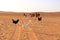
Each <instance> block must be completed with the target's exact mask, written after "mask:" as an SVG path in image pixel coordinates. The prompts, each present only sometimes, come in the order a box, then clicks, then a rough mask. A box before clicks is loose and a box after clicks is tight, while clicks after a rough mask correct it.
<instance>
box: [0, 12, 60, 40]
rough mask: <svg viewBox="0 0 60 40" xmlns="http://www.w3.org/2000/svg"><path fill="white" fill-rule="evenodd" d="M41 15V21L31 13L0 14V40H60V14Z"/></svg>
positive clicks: (42, 13)
mask: <svg viewBox="0 0 60 40" xmlns="http://www.w3.org/2000/svg"><path fill="white" fill-rule="evenodd" d="M39 13H40V16H41V17H42V20H41V21H38V18H37V17H31V15H30V14H31V13H26V16H24V15H23V13H17V12H0V40H60V12H54V13H52V12H50V13H47V12H46V13H44V12H39ZM13 20H14V21H16V20H19V21H18V22H17V24H15V23H13Z"/></svg>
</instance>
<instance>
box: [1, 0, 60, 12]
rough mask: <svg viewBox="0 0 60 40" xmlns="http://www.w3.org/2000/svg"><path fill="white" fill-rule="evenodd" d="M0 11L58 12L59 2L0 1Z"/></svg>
mask: <svg viewBox="0 0 60 40" xmlns="http://www.w3.org/2000/svg"><path fill="white" fill-rule="evenodd" d="M0 11H16V12H34V11H39V12H41V11H43V12H50V11H53V12H54V11H55V12H56V11H58V12H60V0H0Z"/></svg>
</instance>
